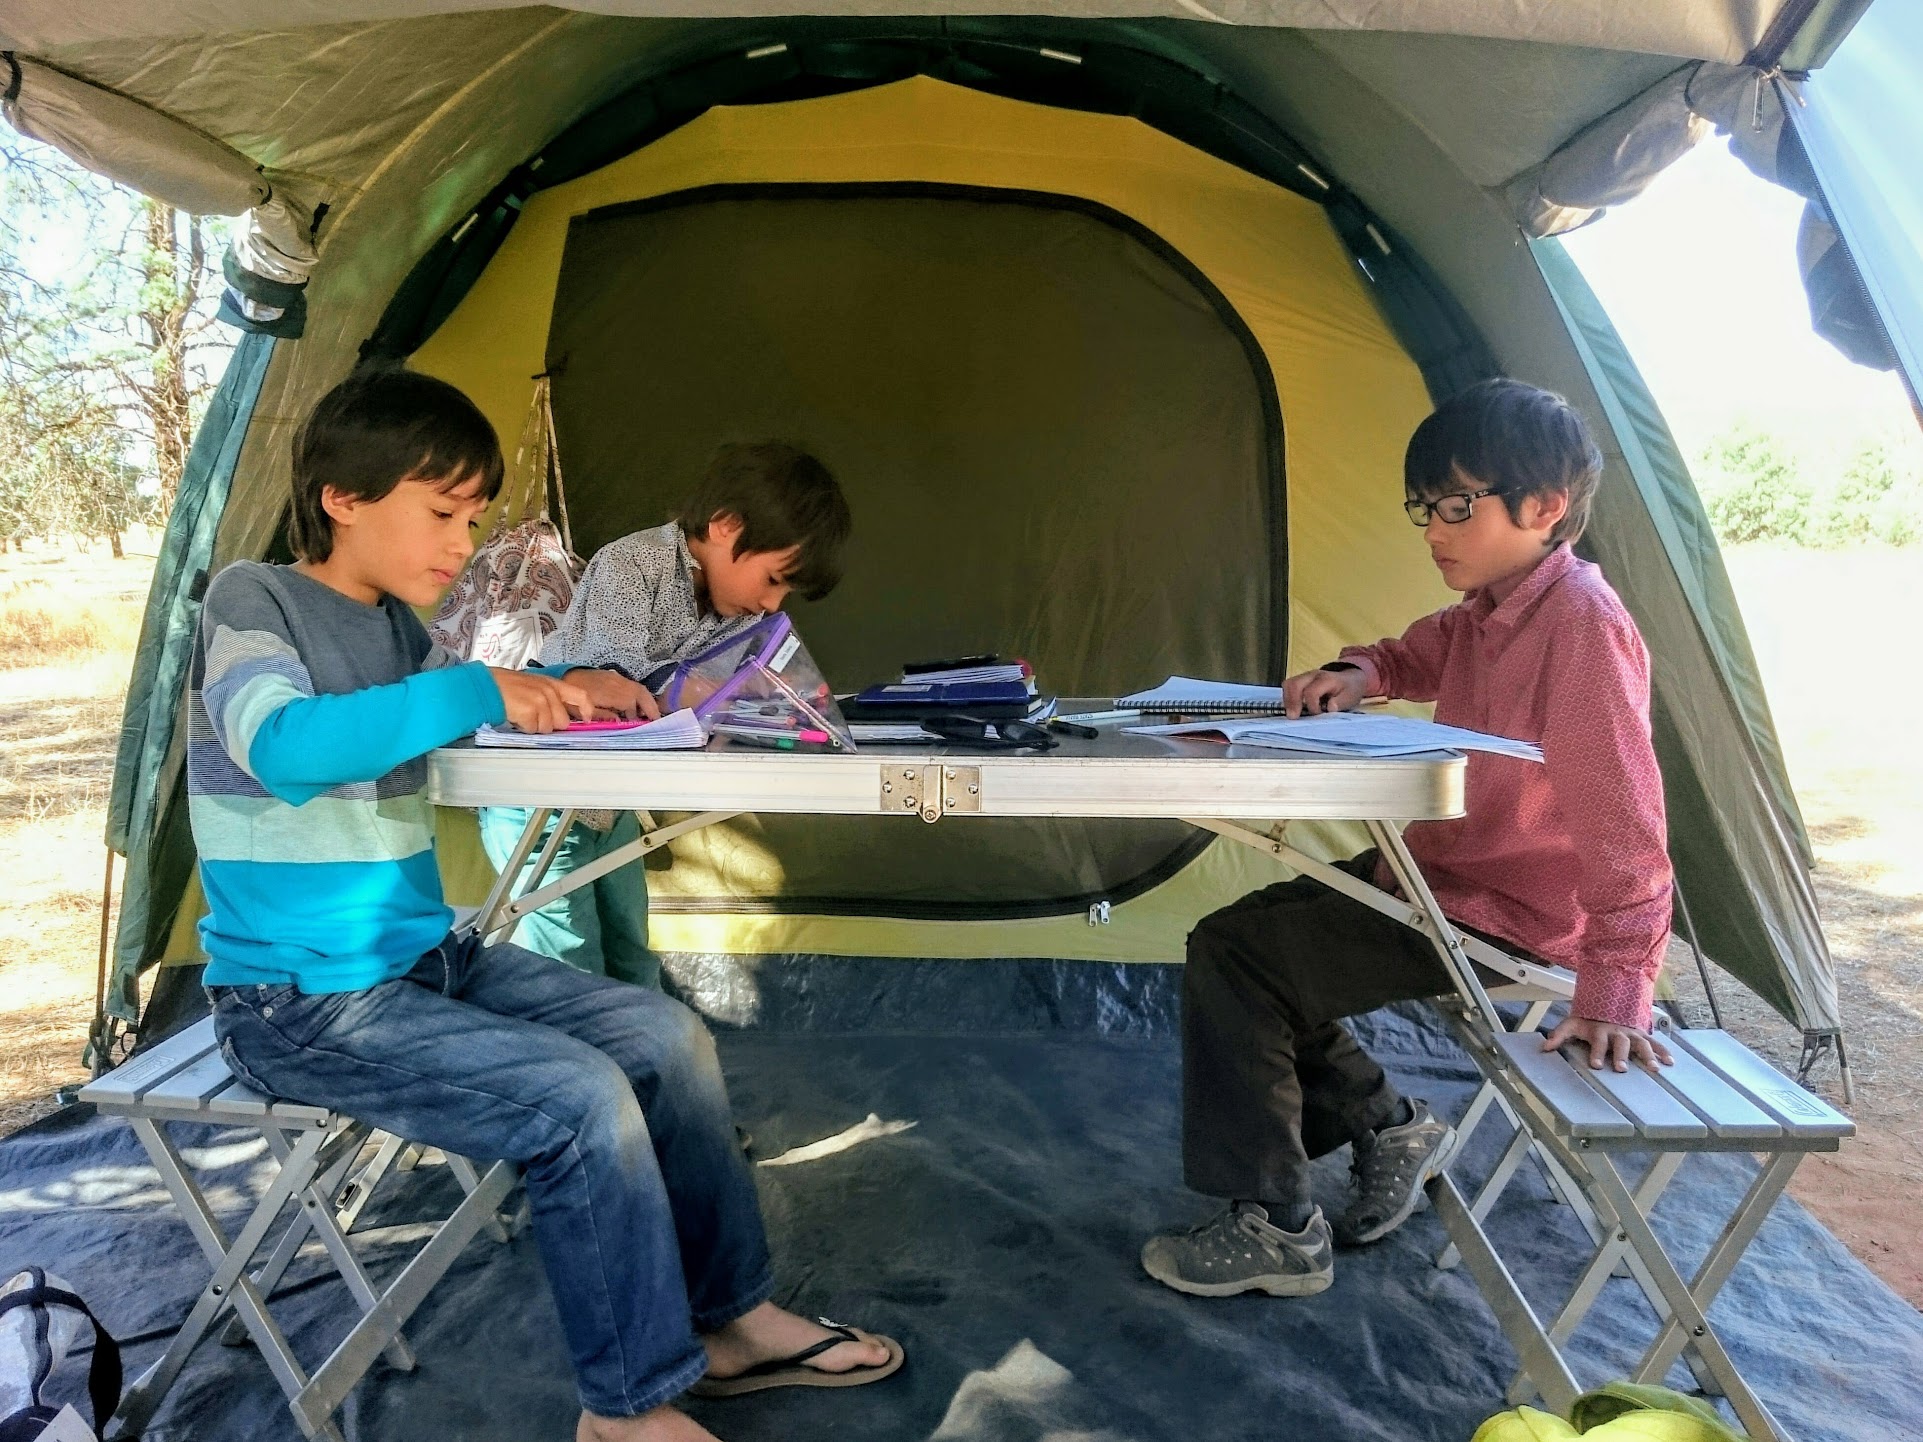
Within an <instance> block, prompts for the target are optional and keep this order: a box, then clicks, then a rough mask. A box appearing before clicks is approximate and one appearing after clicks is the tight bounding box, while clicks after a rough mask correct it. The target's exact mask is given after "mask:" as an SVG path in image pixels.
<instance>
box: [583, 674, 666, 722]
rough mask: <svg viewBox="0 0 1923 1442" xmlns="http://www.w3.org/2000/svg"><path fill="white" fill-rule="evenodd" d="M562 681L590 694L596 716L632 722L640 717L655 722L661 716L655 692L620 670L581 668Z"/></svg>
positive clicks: (589, 698) (588, 695) (589, 697)
mask: <svg viewBox="0 0 1923 1442" xmlns="http://www.w3.org/2000/svg"><path fill="white" fill-rule="evenodd" d="M561 679H562V680H563V681H565V682H566V683H567V684H568V685H570V686H579V687H580V688H581V689H582V690H583V691H585V692H586V693H587V697H588V700H589V701H590V702H592V703H593V705H594V714H595V715H596V716H606V717H615V716H618V717H620V718H621V719H622V720H623V721H632V720H634V719H635V718H636V717H637V716H638V717H640V718H641V719H642V720H643V721H654V720H657V719H659V717H660V715H661V707H660V705H659V704H658V703H657V702H656V701H655V699H654V693H653V692H651V691H649V690H648V688H647V687H646V686H643V685H642V684H641V683H640V682H639V681H630V680H629V679H628V678H627V677H626V676H623V675H622V674H621V673H620V672H619V671H597V670H594V669H592V668H591V667H587V666H577V667H576V668H575V669H574V670H572V671H570V672H568V673H567V675H565V676H563V677H562V678H561Z"/></svg>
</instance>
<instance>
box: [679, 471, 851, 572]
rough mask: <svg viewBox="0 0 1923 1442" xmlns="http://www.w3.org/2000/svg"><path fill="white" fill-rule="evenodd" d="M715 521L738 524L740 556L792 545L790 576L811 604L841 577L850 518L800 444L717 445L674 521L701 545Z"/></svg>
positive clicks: (832, 481) (831, 480)
mask: <svg viewBox="0 0 1923 1442" xmlns="http://www.w3.org/2000/svg"><path fill="white" fill-rule="evenodd" d="M716 516H733V517H734V518H735V519H736V520H738V521H740V522H741V538H740V539H739V540H737V541H736V542H735V545H734V553H735V554H736V555H737V556H740V555H745V554H746V553H748V552H750V551H785V550H787V549H788V548H789V547H790V546H794V547H796V548H797V550H796V552H795V563H794V566H793V567H792V568H791V569H790V570H789V572H788V577H787V579H788V582H789V584H790V585H792V586H793V587H794V589H795V590H796V591H798V592H800V593H801V594H802V595H803V596H805V597H807V598H808V599H809V600H810V601H819V600H820V599H821V598H822V597H823V596H825V595H827V594H828V593H829V592H830V591H832V590H834V589H835V585H836V583H837V582H838V581H840V580H841V548H842V546H843V545H845V544H846V543H847V540H848V533H849V531H850V530H852V529H853V527H854V518H853V517H852V516H850V515H849V513H848V500H847V498H846V497H845V496H843V495H842V494H841V487H840V486H839V485H837V484H836V483H835V478H834V477H833V476H832V475H830V474H829V472H828V468H827V467H826V466H824V465H823V464H822V463H821V462H820V461H818V460H816V459H815V458H814V457H813V456H811V455H809V454H808V453H807V452H806V451H804V450H801V449H800V448H799V447H796V446H791V445H788V444H787V443H786V442H783V441H735V442H732V443H730V444H728V445H724V446H722V447H721V449H720V450H718V451H716V452H715V453H714V459H713V460H711V461H709V462H708V469H707V471H706V472H704V473H703V475H702V477H701V480H700V481H699V482H698V483H697V484H696V486H695V488H694V494H693V495H691V496H689V497H688V499H687V501H686V503H685V504H684V505H683V506H682V507H681V514H680V517H679V518H678V519H679V520H680V522H681V529H682V531H683V533H684V534H686V535H688V536H691V537H694V538H695V539H697V540H704V539H706V537H707V534H708V522H709V521H711V520H713V519H714V518H715V517H716Z"/></svg>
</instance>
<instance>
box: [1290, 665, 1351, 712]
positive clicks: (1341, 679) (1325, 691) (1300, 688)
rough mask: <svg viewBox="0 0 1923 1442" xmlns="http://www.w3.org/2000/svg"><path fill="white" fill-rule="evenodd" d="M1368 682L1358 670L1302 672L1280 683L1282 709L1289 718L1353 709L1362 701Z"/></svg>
mask: <svg viewBox="0 0 1923 1442" xmlns="http://www.w3.org/2000/svg"><path fill="white" fill-rule="evenodd" d="M1368 685H1369V683H1368V680H1367V678H1366V677H1365V676H1364V674H1363V673H1362V672H1361V671H1360V670H1355V671H1304V672H1302V674H1301V675H1299V676H1291V677H1289V679H1288V680H1286V681H1284V682H1283V683H1282V709H1283V711H1284V712H1285V713H1286V714H1287V715H1289V716H1290V717H1296V716H1312V715H1315V714H1316V713H1318V712H1322V711H1353V710H1355V708H1356V707H1358V706H1360V705H1361V704H1362V696H1363V693H1364V692H1365V691H1367V690H1368Z"/></svg>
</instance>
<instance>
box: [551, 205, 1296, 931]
mask: <svg viewBox="0 0 1923 1442" xmlns="http://www.w3.org/2000/svg"><path fill="white" fill-rule="evenodd" d="M546 363H547V366H548V368H549V370H550V371H551V373H552V374H553V377H554V382H553V385H554V410H555V421H556V426H557V429H558V442H559V449H560V452H561V454H562V456H563V457H565V462H566V472H567V478H568V481H567V484H568V488H569V495H570V497H571V503H570V507H569V513H570V517H571V520H572V525H573V533H574V536H575V539H576V542H577V544H579V545H580V546H581V547H582V549H583V552H584V553H587V552H591V551H592V550H594V549H596V548H598V547H599V546H601V545H603V544H605V543H606V542H608V541H611V540H613V539H615V538H616V537H618V536H620V535H622V534H624V533H626V532H627V531H629V530H631V529H633V526H634V524H635V518H636V517H637V516H650V515H656V514H666V513H667V512H668V511H670V510H671V509H672V508H673V507H674V506H675V505H676V504H677V503H678V502H679V501H680V499H681V493H682V492H683V491H685V490H686V488H687V486H688V484H689V478H691V477H693V476H695V475H697V474H699V472H700V468H701V467H702V466H703V465H704V464H705V463H706V461H707V456H708V452H709V451H710V450H711V448H712V446H713V444H714V437H716V436H733V437H739V438H744V439H745V438H751V437H754V436H760V435H779V436H790V435H792V436H803V437H806V438H807V441H808V444H809V445H810V447H811V448H813V449H815V450H816V451H817V452H818V453H819V454H820V455H822V456H823V457H825V458H827V459H828V460H829V462H830V464H831V465H833V466H834V467H835V469H836V470H837V472H838V473H839V475H840V476H841V479H842V483H843V486H844V488H845V489H846V490H847V492H848V498H849V503H850V505H851V507H852V508H853V511H854V515H855V525H856V535H857V540H856V543H855V545H856V552H857V556H858V561H857V564H854V565H851V566H850V567H849V570H848V574H847V576H846V578H845V579H844V581H843V583H842V585H841V586H840V587H839V588H838V589H837V590H836V592H835V594H834V595H833V596H832V597H831V598H829V599H828V600H826V601H824V602H821V603H819V604H816V605H811V606H805V607H801V608H799V611H800V615H799V618H798V619H799V622H800V624H801V625H802V626H803V627H804V628H805V630H806V634H807V637H808V644H809V647H810V649H811V651H812V652H813V654H814V656H815V658H816V660H817V661H819V662H820V663H821V665H822V666H823V667H824V668H825V671H826V674H828V675H829V676H832V677H862V676H883V677H885V676H887V675H889V674H890V672H891V670H892V669H893V668H894V667H896V666H899V664H900V662H901V659H902V658H903V657H904V656H914V655H961V654H967V653H968V652H970V651H972V650H979V649H981V648H982V647H983V646H984V645H988V644H992V645H994V646H999V647H1000V648H1001V649H1003V650H1004V651H1006V652H1008V653H1010V654H1019V655H1022V656H1024V657H1027V658H1028V659H1029V660H1030V661H1032V662H1033V663H1034V665H1035V666H1036V668H1037V673H1038V675H1040V676H1041V677H1042V678H1043V679H1044V680H1045V681H1046V683H1047V685H1048V686H1049V687H1050V688H1051V689H1053V690H1055V691H1057V692H1059V693H1061V694H1065V695H1072V696H1110V695H1115V694H1117V693H1119V692H1125V691H1127V690H1128V689H1129V688H1130V687H1131V686H1132V685H1133V684H1135V682H1136V680H1137V678H1139V677H1141V676H1145V675H1153V676H1162V675H1166V674H1169V673H1170V672H1173V671H1176V670H1179V669H1182V668H1184V667H1186V668H1188V669H1190V670H1192V671H1195V672H1198V673H1202V674H1207V675H1211V676H1225V677H1247V678H1250V679H1258V680H1259V679H1267V680H1271V681H1275V680H1279V679H1280V677H1281V675H1282V672H1283V667H1284V664H1285V655H1284V653H1285V638H1286V636H1287V633H1288V627H1287V616H1286V610H1287V607H1286V602H1285V597H1286V593H1287V570H1288V558H1287V549H1286V537H1287V535H1288V527H1287V524H1286V517H1285V515H1284V506H1285V497H1286V487H1285V483H1284V477H1283V474H1282V424H1283V418H1282V417H1281V415H1280V413H1279V411H1278V409H1277V404H1276V394H1275V384H1274V381H1273V379H1272V378H1271V377H1270V375H1269V368H1268V362H1267V361H1266V359H1265V358H1264V357H1263V355H1262V352H1261V350H1260V348H1259V347H1258V346H1257V345H1256V343H1255V341H1254V338H1253V337H1251V336H1250V335H1249V334H1248V329H1247V327H1246V325H1244V324H1243V322H1242V321H1241V319H1240V317H1239V316H1237V315H1236V313H1235V311H1234V309H1233V307H1232V306H1231V305H1230V304H1229V302H1228V301H1227V300H1226V299H1225V298H1224V297H1223V296H1222V295H1221V293H1220V292H1219V291H1217V290H1216V289H1215V287H1214V286H1213V285H1212V284H1210V282H1209V281H1208V280H1207V278H1206V277H1204V276H1202V275H1201V274H1200V273H1199V272H1197V271H1196V270H1195V268H1194V267H1193V266H1192V265H1189V264H1188V263H1187V262H1186V261H1185V260H1183V258H1182V257H1181V256H1180V255H1179V254H1175V253H1174V252H1172V251H1170V250H1169V248H1168V247H1167V246H1166V245H1164V244H1163V243H1162V242H1160V241H1159V240H1158V239H1157V238H1156V237H1155V236H1153V235H1152V234H1150V233H1148V232H1146V231H1144V230H1143V229H1142V227H1140V226H1136V225H1134V224H1132V223H1131V222H1129V221H1128V220H1127V219H1126V218H1125V217H1123V216H1120V215H1117V214H1115V213H1114V212H1112V211H1105V210H1104V209H1103V208H1102V207H1099V206H1093V205H1075V204H1070V203H1069V202H1068V201H1067V200H1065V199H1064V198H1063V197H1059V196H1051V195H1037V194H1032V193H1027V192H1022V191H1016V190H1007V189H992V190H991V189H986V188H982V189H968V188H965V187H951V186H932V185H921V184H896V185H783V186H711V187H706V188H703V189H699V190H693V191H683V192H681V193H679V194H676V195H672V196H668V197H665V198H663V199H661V200H659V201H648V202H635V203H629V204H624V205H616V206H610V207H606V208H604V209H600V210H595V211H591V212H589V213H588V214H586V215H583V216H579V217H577V218H576V219H575V220H574V221H573V223H572V224H571V225H570V226H569V230H568V240H567V249H566V253H565V257H564V259H563V261H562V265H561V270H560V279H559V289H558V291H557V293H556V296H555V303H554V318H553V323H552V328H551V330H550V331H549V335H548V348H547V356H546ZM1084 472H1092V473H1096V474H1099V475H1100V476H1101V478H1102V482H1101V489H1100V493H1099V495H1098V496H1094V497H1091V496H1089V495H1087V494H1085V493H1084V492H1083V491H1081V490H1080V489H1078V488H1077V487H1075V486H1074V485H1073V484H1072V482H1066V481H1065V478H1067V477H1072V476H1075V475H1078V474H1082V473H1084ZM1171 474H1178V475H1182V476H1186V477H1189V478H1191V485H1190V489H1189V492H1188V493H1187V494H1185V495H1182V496H1179V497H1177V496H1173V495H1171V494H1170V493H1169V492H1168V490H1167V488H1166V485H1165V478H1166V477H1168V476H1169V475H1171ZM877 536H879V537H886V538H890V539H889V540H888V541H887V542H885V543H883V544H879V545H877V544H875V543H874V542H872V541H870V542H867V543H866V544H864V542H863V539H862V538H864V537H877ZM1038 577H1045V578H1046V580H1045V581H1044V582H1038V581H1037V579H1036V578H1038ZM904 597H914V598H915V600H914V602H913V604H912V605H905V604H903V598H904ZM1116 636H1126V637H1128V642H1127V644H1126V645H1125V646H1116V645H1115V644H1114V643H1113V638H1114V637H1116ZM723 833H726V834H725V835H724V834H723ZM1208 840H1209V837H1208V836H1207V835H1206V834H1203V833H1200V832H1197V831H1196V830H1195V829H1194V828H1192V827H1187V826H1183V825H1181V824H1179V823H1168V822H1164V823H1143V822H1134V823H1120V822H1109V823H1101V824H1089V823H1074V822H1047V821H1016V820H1012V819H1009V820H1001V821H994V822H986V823H982V824H978V825H970V826H963V827H948V826H936V827H927V826H924V827H915V828H905V829H902V830H900V831H898V832H897V833H895V834H893V835H891V840H890V844H889V845H888V846H886V847H877V846H876V845H875V844H874V842H875V837H874V832H873V827H872V823H869V822H865V821H861V820H847V819H840V818H833V817H812V816H811V817H788V816H773V815H770V816H763V817H754V818H741V819H740V820H737V821H735V822H731V823H727V824H726V826H724V827H723V828H719V829H718V830H717V832H716V833H715V834H713V835H707V836H702V837H695V838H689V839H687V840H684V841H683V842H681V843H679V844H677V846H676V858H677V860H676V865H675V866H674V868H673V869H672V870H670V871H666V872H662V873H657V874H656V875H655V876H653V877H652V878H651V880H650V886H649V891H650V893H651V899H650V906H651V908H652V909H653V910H654V911H655V912H656V913H657V914H665V913H667V912H671V911H677V910H695V909H706V910H716V909H719V910H726V911H736V910H742V909H746V908H762V907H776V908H778V909H780V910H782V911H787V912H802V913H813V914H821V913H824V912H836V911H847V910H850V909H853V910H856V911H858V912H860V913H862V914H867V915H891V916H926V917H959V918H968V919H980V918H982V917H985V916H1022V915H1049V914H1060V913H1063V912H1080V911H1086V910H1087V908H1088V907H1089V906H1090V905H1091V904H1092V903H1094V902H1096V901H1103V900H1106V901H1110V902H1119V901H1122V900H1124V899H1126V898H1128V897H1130V896H1134V895H1137V894H1139V893H1140V892H1141V891H1143V890H1145V889H1147V887H1148V886H1150V885H1152V884H1154V883H1155V882H1158V881H1160V880H1163V879H1166V878H1167V877H1168V876H1170V875H1173V874H1174V872H1175V871H1176V870H1178V869H1179V868H1180V867H1181V866H1182V865H1184V864H1186V863H1187V862H1188V861H1189V860H1191V859H1193V858H1194V857H1195V856H1196V855H1197V854H1198V853H1199V852H1200V851H1201V849H1202V847H1203V845H1205V844H1206V843H1207V842H1208ZM744 841H745V842H748V843H749V844H738V843H740V842H744Z"/></svg>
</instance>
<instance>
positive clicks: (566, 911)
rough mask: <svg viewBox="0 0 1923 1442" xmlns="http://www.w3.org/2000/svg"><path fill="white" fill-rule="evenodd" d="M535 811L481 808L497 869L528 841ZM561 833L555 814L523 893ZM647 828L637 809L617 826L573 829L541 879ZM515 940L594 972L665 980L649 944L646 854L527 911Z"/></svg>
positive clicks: (643, 981) (485, 844)
mask: <svg viewBox="0 0 1923 1442" xmlns="http://www.w3.org/2000/svg"><path fill="white" fill-rule="evenodd" d="M531 814H532V813H531V812H530V811H528V810H527V809H526V808H525V807H519V806H485V807H482V808H481V814H480V820H481V847H482V849H483V850H485V851H486V852H487V859H488V860H489V861H491V862H493V863H494V869H495V870H496V871H497V872H498V871H500V869H501V868H502V867H503V866H505V865H506V864H507V860H508V858H509V857H510V856H512V855H513V854H514V845H515V843H516V842H517V841H519V840H520V839H521V832H522V830H523V829H524V828H525V827H526V826H527V821H528V817H529V816H530V815H531ZM557 819H558V818H557ZM553 834H554V821H553V820H550V821H549V822H548V824H547V826H546V828H545V829H544V830H543V831H542V832H541V839H540V841H539V842H537V843H536V844H535V846H534V849H533V850H532V851H530V852H529V853H528V859H527V861H526V863H525V864H524V865H523V867H522V869H521V878H520V880H519V881H518V882H517V883H516V885H515V888H514V889H515V891H516V892H517V893H518V892H519V891H520V890H521V889H522V887H523V886H524V885H525V884H526V880H527V875H528V873H529V872H530V871H532V870H533V869H534V862H535V858H536V857H538V856H539V855H540V854H541V848H542V847H543V846H545V845H546V844H547V840H548V838H549V837H550V836H552V835H553ZM640 834H641V824H640V822H638V821H636V820H635V816H634V813H633V812H632V811H622V812H619V813H617V817H616V820H615V823H614V825H613V827H612V828H610V829H609V830H607V831H595V830H592V829H591V828H589V827H586V826H581V825H575V826H572V827H570V828H569V829H568V834H567V836H566V837H564V838H563V839H562V841H561V847H560V850H558V851H556V852H555V853H554V862H553V864H552V865H551V866H549V867H548V870H547V874H546V876H544V877H543V878H542V882H541V884H542V885H543V886H545V885H547V884H549V883H550V882H555V881H559V880H560V879H561V878H562V877H564V876H566V875H568V874H569V873H570V872H573V871H576V870H578V869H579V868H581V867H583V866H586V865H587V864H588V863H589V862H591V861H595V860H598V859H599V858H601V857H603V856H605V855H607V853H608V852H610V851H613V850H616V849H617V848H619V847H622V846H626V845H627V844H628V843H629V842H630V841H633V840H635V839H636V838H637V837H639V836H640ZM513 939H514V943H515V945H517V946H524V947H526V948H527V949H528V950H529V951H538V952H540V953H541V954H542V955H543V956H551V957H553V958H554V959H555V960H556V961H565V962H566V963H567V964H568V965H569V966H572V967H577V968H579V969H580V970H582V971H585V972H587V973H588V974H589V975H590V976H611V977H613V978H614V979H615V980H616V981H631V982H634V983H636V984H637V985H639V986H652V987H659V986H660V985H661V958H660V957H658V956H656V955H655V954H654V952H652V951H651V950H649V949H648V883H647V873H646V872H645V871H644V870H643V869H642V866H641V863H640V862H639V861H638V860H637V861H632V862H630V863H629V864H628V865H626V866H622V867H617V868H616V869H615V870H613V871H610V872H609V873H608V874H607V875H606V876H603V877H601V878H600V879H599V880H598V881H594V882H591V883H590V884H588V885H587V886H583V887H579V888H577V889H576V890H574V891H570V892H569V893H568V894H567V895H566V896H563V897H560V898H559V899H557V900H555V901H550V902H549V903H548V904H547V905H546V906H544V907H542V908H541V909H540V910H539V911H536V912H531V913H530V914H528V915H527V916H524V917H522V918H521V925H520V927H519V928H518V929H517V930H516V931H515V933H514V938H513Z"/></svg>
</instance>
